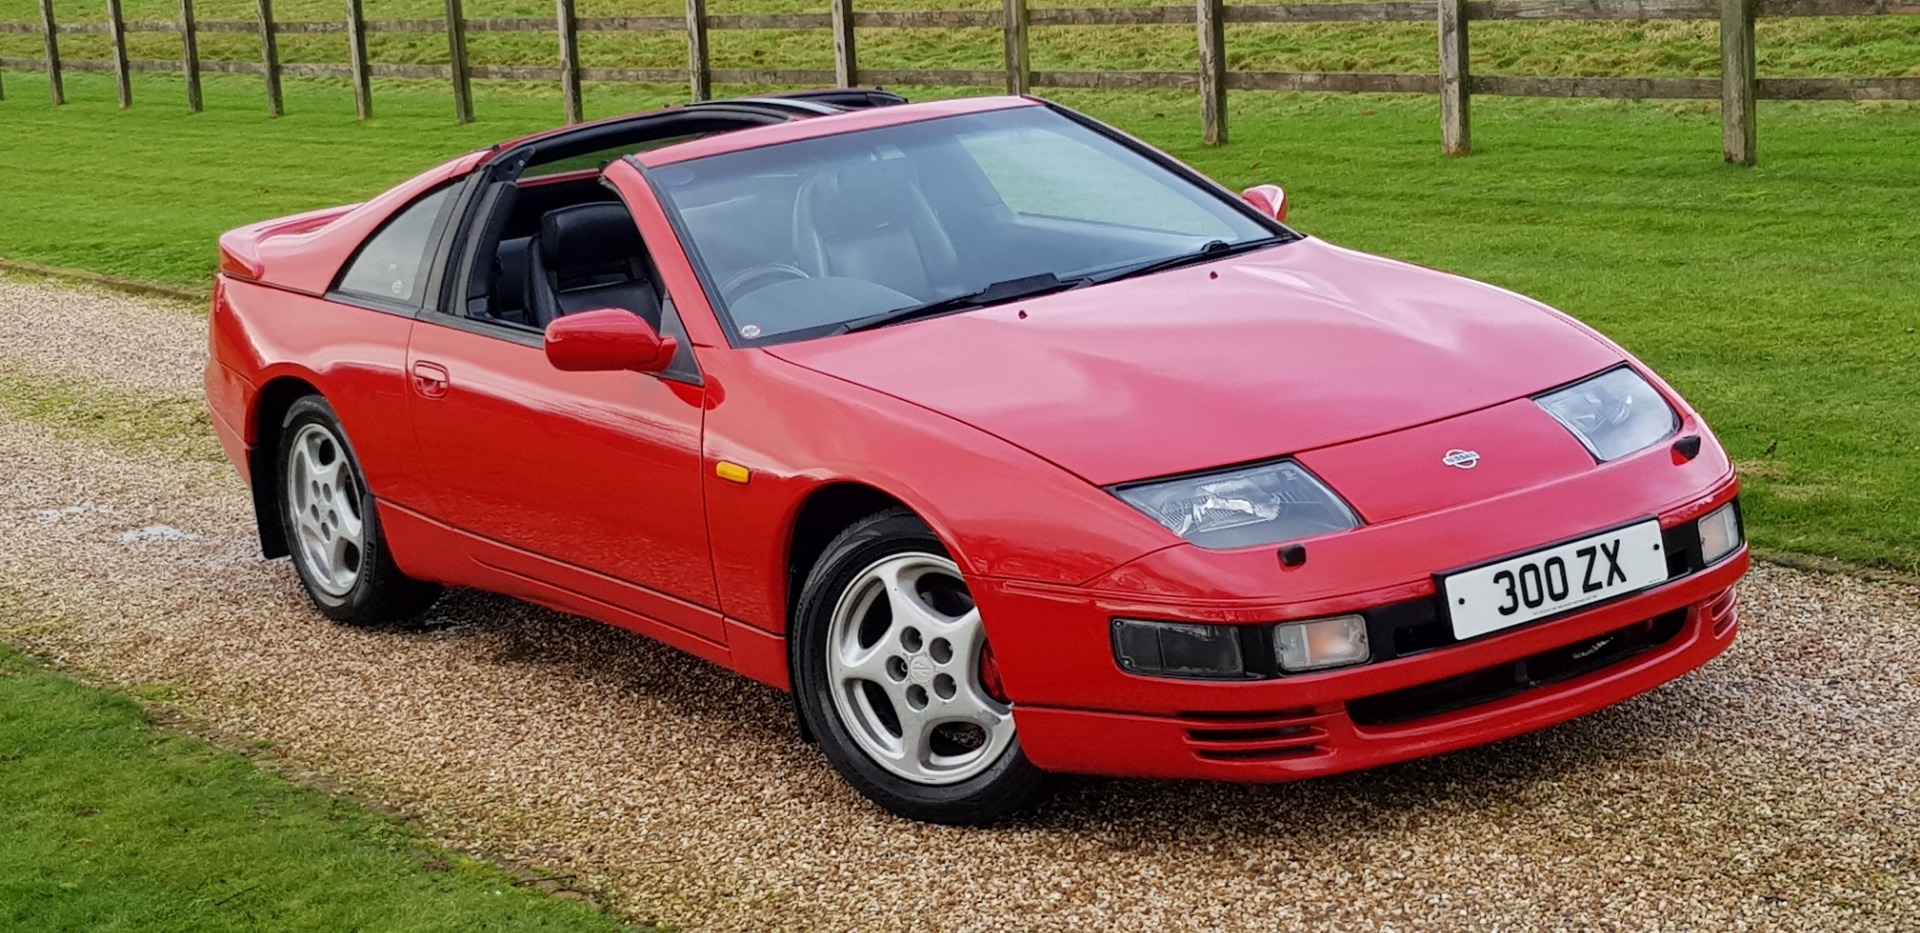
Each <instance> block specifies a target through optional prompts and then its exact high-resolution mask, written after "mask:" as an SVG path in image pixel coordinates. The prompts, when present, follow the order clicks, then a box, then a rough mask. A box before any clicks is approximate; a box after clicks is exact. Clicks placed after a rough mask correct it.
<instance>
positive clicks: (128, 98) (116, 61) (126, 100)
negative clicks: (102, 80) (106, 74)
mask: <svg viewBox="0 0 1920 933" xmlns="http://www.w3.org/2000/svg"><path fill="white" fill-rule="evenodd" d="M107 32H108V33H110V34H111V35H112V37H113V86H114V89H115V90H117V91H119V92H120V108H121V109H122V110H124V109H126V108H128V107H131V106H133V84H132V82H131V81H130V80H129V78H128V75H127V20H126V17H124V16H122V15H120V0H107Z"/></svg>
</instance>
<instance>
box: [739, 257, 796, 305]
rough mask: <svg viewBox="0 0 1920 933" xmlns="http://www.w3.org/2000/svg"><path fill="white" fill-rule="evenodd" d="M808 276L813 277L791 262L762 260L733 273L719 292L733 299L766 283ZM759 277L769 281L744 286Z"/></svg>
mask: <svg viewBox="0 0 1920 933" xmlns="http://www.w3.org/2000/svg"><path fill="white" fill-rule="evenodd" d="M810 278H813V276H810V275H808V274H807V271H806V270H805V269H802V268H800V267H799V266H796V265H793V264H792V263H785V262H763V263H761V264H759V265H757V266H748V267H747V268H745V269H742V270H740V271H739V272H736V273H734V274H733V277H732V278H729V279H727V281H726V282H725V283H723V284H721V286H720V294H722V295H725V296H726V297H727V298H728V299H733V298H738V297H740V296H741V295H744V294H746V293H748V292H752V291H758V290H760V289H762V288H766V287H767V286H768V285H773V284H776V283H779V282H784V281H788V280H792V279H810ZM761 279H770V280H771V281H767V282H761V283H760V284H758V285H754V286H753V287H752V288H747V287H746V286H747V285H748V284H750V283H754V282H760V280H761Z"/></svg>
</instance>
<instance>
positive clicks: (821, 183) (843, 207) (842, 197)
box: [805, 159, 925, 239]
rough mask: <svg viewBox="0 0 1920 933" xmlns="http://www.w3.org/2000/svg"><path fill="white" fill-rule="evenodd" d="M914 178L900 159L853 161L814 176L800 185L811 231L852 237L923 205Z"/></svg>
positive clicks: (882, 225) (828, 236)
mask: <svg viewBox="0 0 1920 933" xmlns="http://www.w3.org/2000/svg"><path fill="white" fill-rule="evenodd" d="M917 182H918V179H917V178H916V177H915V173H914V171H913V165H912V163H910V162H908V161H907V160H906V159H881V160H876V161H872V162H856V163H854V164H852V165H849V166H846V167H844V168H841V169H838V170H836V171H831V172H828V173H827V174H825V175H823V176H819V177H818V178H817V179H816V180H815V183H813V184H810V185H808V186H807V188H806V190H805V197H806V198H807V201H808V204H807V207H808V209H809V210H810V212H811V215H812V221H813V226H814V229H815V232H816V233H818V235H820V236H822V237H826V238H828V239H842V238H847V237H857V236H862V235H865V234H868V233H871V232H872V231H874V230H877V229H880V228H882V227H885V226H887V225H889V224H893V223H897V222H899V221H900V220H901V219H902V218H903V217H906V216H909V215H911V214H913V213H915V212H916V211H920V210H925V207H924V205H925V199H924V197H923V196H922V195H921V194H920V186H919V185H918V183H917Z"/></svg>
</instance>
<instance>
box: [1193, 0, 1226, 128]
mask: <svg viewBox="0 0 1920 933" xmlns="http://www.w3.org/2000/svg"><path fill="white" fill-rule="evenodd" d="M1199 4H1200V5H1199V9H1198V10H1197V11H1196V17H1195V19H1196V21H1197V22H1198V23H1199V25H1200V137H1201V141H1202V142H1204V143H1206V144H1207V145H1209V146H1220V145H1225V144H1226V141H1227V29H1226V25H1227V24H1226V20H1227V9H1226V4H1225V3H1224V2H1223V0H1199Z"/></svg>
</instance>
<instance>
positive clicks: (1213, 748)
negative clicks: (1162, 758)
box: [1180, 709, 1327, 761]
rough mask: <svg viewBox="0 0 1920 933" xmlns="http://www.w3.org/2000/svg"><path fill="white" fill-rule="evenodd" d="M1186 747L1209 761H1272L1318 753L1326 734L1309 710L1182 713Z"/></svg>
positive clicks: (1315, 716) (1317, 719)
mask: <svg viewBox="0 0 1920 933" xmlns="http://www.w3.org/2000/svg"><path fill="white" fill-rule="evenodd" d="M1180 718H1181V719H1182V720H1184V721H1186V722H1188V723H1190V725H1189V726H1188V727H1187V730H1186V737H1187V744H1188V745H1190V746H1192V748H1193V753H1194V755H1196V756H1198V757H1200V758H1204V759H1207V760H1209V761H1275V760H1279V759H1284V758H1303V757H1306V756H1308V755H1315V754H1319V753H1320V752H1321V747H1320V743H1322V742H1324V741H1326V738H1327V731H1326V730H1325V729H1323V728H1321V727H1320V724H1319V720H1321V719H1323V718H1325V717H1324V716H1321V715H1316V714H1315V713H1314V711H1313V710H1311V709H1297V710H1281V711H1279V712H1262V713H1185V714H1182V715H1181V717H1180Z"/></svg>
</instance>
